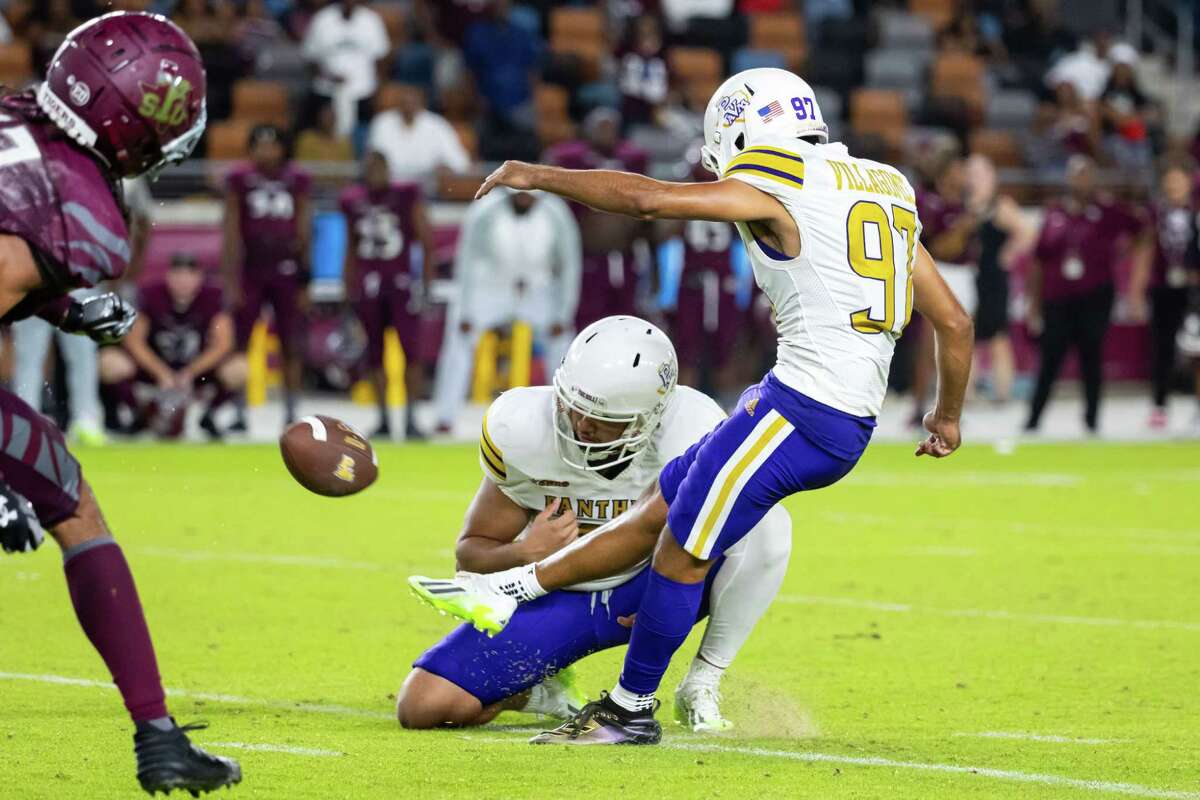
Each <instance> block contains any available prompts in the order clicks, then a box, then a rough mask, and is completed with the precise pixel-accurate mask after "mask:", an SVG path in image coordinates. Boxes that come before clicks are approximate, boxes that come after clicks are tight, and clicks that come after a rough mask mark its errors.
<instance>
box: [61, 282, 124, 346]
mask: <svg viewBox="0 0 1200 800" xmlns="http://www.w3.org/2000/svg"><path fill="white" fill-rule="evenodd" d="M136 319H137V309H135V308H134V307H133V306H131V305H130V304H129V303H127V302H125V301H124V300H123V299H122V298H121V296H120V295H119V294H117V293H116V292H105V293H104V294H98V295H96V296H94V297H89V298H87V299H85V300H72V301H71V305H70V307H69V308H68V309H67V313H66V316H64V317H63V321H62V322H61V323H60V324H59V326H58V327H59V328H60V329H61V330H64V331H66V332H67V333H78V334H82V335H84V336H87V337H88V338H89V339H91V340H92V341H94V342H95V343H96V344H115V343H117V342H119V341H121V340H122V339H124V338H125V334H127V333H129V329H130V328H132V327H133V323H134V320H136Z"/></svg>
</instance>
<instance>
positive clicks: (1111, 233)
mask: <svg viewBox="0 0 1200 800" xmlns="http://www.w3.org/2000/svg"><path fill="white" fill-rule="evenodd" d="M1141 228H1142V220H1141V218H1140V217H1138V216H1137V215H1136V214H1135V213H1134V212H1133V211H1132V210H1130V209H1129V208H1128V207H1127V206H1125V205H1124V204H1122V203H1118V202H1115V201H1113V200H1107V199H1097V200H1093V201H1092V202H1090V203H1087V204H1086V205H1084V206H1082V207H1075V206H1067V205H1063V204H1056V205H1052V206H1050V207H1049V208H1047V209H1046V216H1045V218H1044V219H1043V220H1042V231H1041V234H1040V235H1039V236H1038V242H1037V247H1036V248H1035V250H1034V256H1035V257H1036V258H1037V260H1038V261H1039V262H1040V264H1041V268H1042V299H1044V300H1047V301H1054V300H1064V299H1069V298H1071V297H1076V296H1078V295H1081V294H1086V293H1088V292H1091V291H1093V290H1095V289H1098V288H1101V287H1103V286H1108V285H1110V284H1111V283H1112V282H1113V267H1114V265H1115V264H1116V261H1117V260H1118V258H1119V257H1120V255H1121V253H1120V250H1119V247H1120V245H1121V243H1122V242H1123V241H1124V240H1126V239H1127V238H1128V237H1130V236H1134V235H1136V234H1137V233H1138V232H1139V231H1140V230H1141Z"/></svg>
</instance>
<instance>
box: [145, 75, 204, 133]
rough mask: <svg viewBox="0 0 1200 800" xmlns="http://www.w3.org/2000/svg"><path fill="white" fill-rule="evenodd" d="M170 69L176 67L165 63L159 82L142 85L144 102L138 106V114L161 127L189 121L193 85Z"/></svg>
mask: <svg viewBox="0 0 1200 800" xmlns="http://www.w3.org/2000/svg"><path fill="white" fill-rule="evenodd" d="M170 67H175V65H174V64H172V63H171V62H169V61H164V62H163V63H162V69H160V70H159V73H158V82H157V83H155V84H153V85H152V84H148V83H143V84H141V87H142V102H141V104H139V105H138V113H139V114H141V115H142V116H143V117H146V118H147V119H152V120H154V121H155V122H157V123H159V124H161V125H171V126H174V125H181V124H183V121H184V120H185V119H187V112H188V99H189V98H190V97H191V94H192V84H191V82H190V81H188V80H186V79H185V78H182V77H180V76H179V75H174V74H172V73H171V71H170V70H169V68H170ZM176 69H178V68H177V67H176Z"/></svg>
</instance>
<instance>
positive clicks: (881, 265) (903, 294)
mask: <svg viewBox="0 0 1200 800" xmlns="http://www.w3.org/2000/svg"><path fill="white" fill-rule="evenodd" d="M724 177H726V178H735V179H737V180H741V181H745V182H746V183H749V184H750V185H752V186H754V187H755V188H757V189H760V190H762V191H764V192H766V193H768V194H770V195H771V196H773V197H775V198H776V199H778V200H779V202H780V203H782V204H783V206H784V208H786V209H787V210H788V213H789V214H791V216H792V218H793V219H794V220H795V221H796V225H797V226H798V227H799V229H800V239H801V251H800V255H799V256H797V257H795V258H788V257H787V256H786V255H784V254H783V253H779V252H778V251H776V250H774V249H773V248H771V247H770V246H769V245H767V244H765V243H764V242H762V241H760V240H759V239H758V238H757V237H756V236H755V235H754V233H753V231H752V230H751V229H750V226H749V225H747V224H746V223H739V224H738V226H737V227H738V232H739V233H740V234H741V237H742V241H743V242H745V244H746V250H747V252H748V253H749V255H750V263H751V264H752V265H753V267H754V279H755V281H757V283H758V285H759V287H761V288H762V290H763V292H764V293H765V294H766V295H767V297H768V298H769V299H770V301H771V304H772V305H773V306H774V307H775V316H776V327H777V328H778V330H779V354H778V360H777V362H776V365H775V368H774V373H775V375H776V377H777V378H779V380H780V381H782V382H783V383H784V384H786V385H787V386H789V387H791V388H793V389H795V390H796V391H798V392H801V393H802V394H805V395H807V396H808V397H811V398H812V399H814V400H817V401H818V402H821V403H824V404H825V405H828V406H832V407H833V408H836V409H839V410H841V411H845V412H847V413H849V414H853V415H855V416H861V417H868V416H875V415H876V414H878V413H879V410H880V408H881V407H882V405H883V398H884V394H885V393H886V391H887V376H888V369H889V366H890V364H891V358H892V351H893V349H894V347H895V342H896V339H897V338H899V336H900V334H901V332H903V330H904V326H905V325H907V324H908V319H909V316H910V314H911V313H912V269H913V259H914V256H915V251H916V246H917V241H918V240H919V238H920V235H921V224H920V221H919V220H918V218H917V208H916V203H915V198H914V193H913V189H912V187H911V186H910V185H909V183H908V180H907V179H906V178H905V177H904V176H903V175H902V174H900V172H899V171H898V170H896V169H895V168H894V167H890V166H888V165H887V164H881V163H879V162H877V161H869V160H867V159H862V158H854V157H853V156H851V155H850V154H849V153H848V152H847V150H846V148H845V146H844V145H842V144H824V145H817V144H809V143H808V142H804V141H801V140H797V139H788V138H765V139H763V140H762V141H761V142H755V143H753V144H751V145H750V146H749V147H747V148H746V149H745V150H744V151H742V152H741V153H739V154H738V155H737V156H736V157H735V158H733V159H732V160H731V161H730V162H729V164H728V166H727V167H726V168H725V175H724Z"/></svg>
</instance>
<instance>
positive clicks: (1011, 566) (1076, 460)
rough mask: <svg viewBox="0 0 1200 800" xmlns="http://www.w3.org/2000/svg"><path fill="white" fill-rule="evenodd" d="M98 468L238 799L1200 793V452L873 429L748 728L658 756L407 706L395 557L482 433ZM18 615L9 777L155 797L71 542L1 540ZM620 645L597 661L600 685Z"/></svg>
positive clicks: (460, 473) (417, 535)
mask: <svg viewBox="0 0 1200 800" xmlns="http://www.w3.org/2000/svg"><path fill="white" fill-rule="evenodd" d="M82 460H83V461H84V468H85V474H86V475H87V477H89V479H90V480H91V481H92V483H93V485H94V486H95V487H96V491H97V493H98V495H99V497H100V501H101V505H102V507H103V508H104V510H105V512H106V514H107V516H108V519H109V522H110V524H111V525H112V527H113V529H114V531H115V532H116V534H117V537H118V539H120V540H121V541H122V542H123V543H124V546H125V549H126V553H127V554H128V556H129V559H130V561H131V563H132V565H133V568H134V572H135V574H136V576H137V579H138V583H139V586H140V588H141V592H142V600H143V603H144V604H145V606H146V608H147V612H148V616H149V620H150V625H151V628H152V630H153V632H154V636H155V640H156V643H157V647H158V653H159V659H160V664H161V668H162V673H163V677H164V680H165V682H166V684H167V685H168V686H169V687H171V688H172V689H173V690H174V691H175V697H174V699H173V701H172V707H173V711H174V713H175V715H176V716H178V717H179V718H181V720H193V719H196V718H204V719H207V720H209V721H210V722H211V723H212V727H211V728H210V729H209V730H207V731H203V732H201V733H199V734H197V735H196V738H197V740H198V741H200V742H201V743H206V744H208V745H209V746H211V747H212V749H213V750H215V751H219V752H221V753H223V754H229V755H235V756H237V757H239V758H241V760H242V764H243V767H244V769H245V776H246V777H245V781H244V783H243V784H242V785H241V786H240V787H239V788H238V789H237V790H236V794H237V796H241V797H262V798H289V799H291V798H405V800H407V799H408V798H443V797H463V798H474V797H478V798H516V797H529V798H538V799H539V800H541V799H543V798H562V797H573V796H579V797H593V798H609V797H617V798H620V800H633V799H634V798H655V799H656V800H658V799H661V798H673V797H689V798H690V797H723V798H751V797H753V798H784V797H787V798H793V797H813V798H851V797H853V798H858V797H864V798H865V797H869V798H888V799H889V800H892V799H894V798H921V799H922V800H925V799H926V798H977V797H1020V798H1042V797H1054V798H1060V797H1062V798H1085V797H1096V798H1100V797H1116V796H1119V795H1121V794H1123V795H1125V796H1135V797H1159V798H1200V447H1197V446H1196V445H1185V444H1179V445H1154V446H1150V445H1147V446H1110V445H1103V444H1090V445H1041V446H1028V447H1023V448H1021V449H1019V450H1018V451H1017V452H1016V453H1015V454H1014V455H1009V456H1002V455H997V454H996V453H995V452H993V450H992V449H991V448H989V447H986V446H976V447H973V448H971V447H968V449H965V450H963V451H962V452H960V453H959V454H957V455H956V456H954V457H953V458H952V459H950V460H948V461H943V462H934V461H930V460H927V459H921V460H915V459H913V458H912V456H911V448H906V447H903V446H896V445H883V444H880V445H874V446H872V447H871V448H870V450H869V452H868V455H867V457H866V458H865V459H864V461H863V463H862V464H861V465H860V466H859V467H858V469H857V470H856V471H855V472H854V473H853V474H852V475H851V476H850V477H849V478H848V479H846V480H845V481H843V482H842V483H841V484H839V485H838V486H836V487H834V488H831V489H827V490H823V491H821V492H817V493H814V494H811V495H806V496H802V497H797V498H793V500H792V501H791V502H789V503H788V507H789V509H790V511H791V512H792V516H793V518H794V520H795V528H796V546H795V549H794V554H793V559H792V564H791V568H790V571H789V574H788V580H787V583H786V584H785V586H784V589H783V592H782V595H781V597H780V598H779V600H778V602H777V604H776V606H775V607H774V608H773V609H772V610H771V612H770V613H769V614H768V615H767V617H766V618H765V620H764V621H763V623H762V624H761V625H760V626H759V628H758V630H757V631H756V633H755V635H754V637H753V638H752V639H751V640H750V642H749V644H748V645H747V647H746V648H745V650H744V651H743V653H742V656H741V658H740V660H739V661H738V662H737V663H735V664H734V666H733V668H732V669H731V670H730V673H729V675H728V677H727V679H726V687H725V688H726V704H727V709H728V712H729V715H730V716H731V717H732V718H733V719H734V721H735V722H737V723H738V724H739V729H738V732H737V733H736V735H730V736H723V737H719V738H700V737H697V736H693V735H685V734H682V733H680V732H678V730H677V729H676V728H675V727H674V726H673V725H668V726H667V736H666V739H665V740H664V745H663V746H660V747H658V748H639V749H633V748H614V749H604V748H602V749H593V750H575V749H570V748H534V747H530V746H527V745H525V744H524V743H523V741H524V738H525V737H527V736H528V735H530V733H531V732H533V731H536V730H538V729H540V728H539V727H538V726H537V723H536V722H534V721H533V720H532V719H531V718H526V717H522V716H519V715H508V716H503V717H501V718H500V720H499V721H498V722H499V725H498V726H493V727H491V728H484V729H478V730H474V731H444V732H442V731H439V732H424V733H416V732H405V731H401V730H400V729H399V728H398V726H397V725H396V724H395V721H394V719H393V717H392V714H391V708H392V703H393V695H394V692H395V690H396V688H397V686H398V685H399V682H400V680H401V679H402V678H403V677H404V675H405V673H406V672H407V670H408V664H409V662H410V661H411V660H412V658H413V657H414V656H416V655H417V654H418V653H419V652H420V651H421V650H422V649H423V648H424V647H425V646H426V645H428V644H430V643H431V642H433V641H434V640H435V639H436V638H437V637H438V636H440V635H441V634H443V633H444V632H446V631H447V630H448V629H449V628H450V622H449V621H448V620H446V619H445V618H442V617H439V616H436V615H434V614H431V613H430V612H429V611H428V610H427V609H425V608H424V607H423V606H420V605H419V604H418V603H417V602H416V601H415V600H414V599H412V598H411V597H410V596H409V595H408V593H407V589H406V587H405V585H404V578H405V576H407V575H408V574H409V573H412V572H419V573H425V574H431V575H436V574H441V573H444V572H447V571H448V570H450V569H452V563H451V547H452V543H453V539H454V535H455V533H456V530H457V525H458V523H459V521H460V519H461V517H462V510H463V506H464V501H465V500H466V499H467V498H468V497H469V496H470V494H471V492H472V491H473V489H474V487H475V485H476V483H477V481H478V480H479V475H478V467H477V465H476V462H475V451H474V449H473V448H470V447H446V448H437V447H411V448H404V449H401V448H388V447H385V448H382V449H381V450H380V464H381V469H382V472H381V478H380V482H379V484H378V485H376V486H375V487H373V488H372V489H370V490H369V491H368V492H366V493H365V494H363V495H362V496H359V497H356V498H350V499H343V500H326V499H321V498H318V497H315V496H312V495H308V494H306V493H305V492H304V491H303V490H301V489H300V488H299V487H297V486H296V485H295V484H293V483H292V481H291V480H290V478H289V477H288V475H287V473H286V472H285V471H284V469H283V467H282V465H281V463H280V460H279V456H278V452H277V451H276V450H275V449H274V448H272V447H258V446H254V447H224V448H222V447H190V446H178V447H157V446H128V447H112V448H108V449H105V450H94V451H86V452H84V453H83V454H82ZM0 609H2V610H3V612H2V616H3V623H2V627H0V763H2V764H3V770H2V772H0V797H3V798H21V799H22V800H24V799H25V798H55V799H56V800H57V799H58V798H109V797H134V796H136V795H137V793H138V790H137V787H136V782H135V781H134V778H133V758H132V752H131V742H130V739H129V727H128V724H127V722H126V720H125V719H124V710H123V708H122V707H121V704H120V700H119V697H118V695H117V694H116V692H115V691H114V690H113V689H111V688H110V687H106V686H105V685H104V682H105V681H107V675H106V673H105V671H104V667H103V664H102V663H101V662H100V660H99V658H98V657H97V656H96V655H95V654H94V653H93V651H92V650H91V649H90V647H89V645H88V643H87V641H86V640H85V639H84V637H83V635H82V634H81V633H80V631H79V630H78V628H77V625H76V623H75V619H74V616H73V614H72V611H71V607H70V603H69V601H68V598H67V594H66V590H65V583H64V580H63V577H62V572H61V569H60V567H59V556H58V553H57V548H55V547H53V546H48V547H45V548H43V549H42V551H40V552H38V553H36V554H33V555H26V556H20V557H17V556H0ZM697 638H698V637H693V639H692V640H691V641H689V642H688V644H687V645H685V647H684V650H683V651H682V652H681V656H680V657H678V658H677V659H676V663H675V664H674V665H673V668H672V670H671V672H670V673H669V674H668V676H667V681H668V686H669V687H670V688H673V687H674V685H675V683H676V682H677V681H678V679H679V677H680V676H681V674H682V670H683V668H684V667H685V666H686V662H687V660H688V659H690V657H691V655H692V653H693V652H694V649H695V643H696V639H697ZM619 656H620V652H616V651H613V652H610V653H606V654H601V655H599V656H596V657H593V658H592V659H590V660H588V661H586V662H584V663H583V666H582V675H583V678H584V685H585V687H586V688H587V689H588V691H589V692H592V693H593V694H594V693H595V692H597V691H598V690H600V689H604V688H608V687H609V686H610V685H611V683H612V681H613V679H614V677H615V675H616V671H617V667H618V664H619ZM664 700H665V701H666V702H667V703H668V704H669V692H668V693H666V694H665V695H664ZM660 718H661V719H663V720H669V719H670V718H671V717H670V710H669V708H664V709H663V710H662V711H661V712H660ZM218 743H222V744H218ZM222 796H226V795H222ZM229 796H232V795H229Z"/></svg>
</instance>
